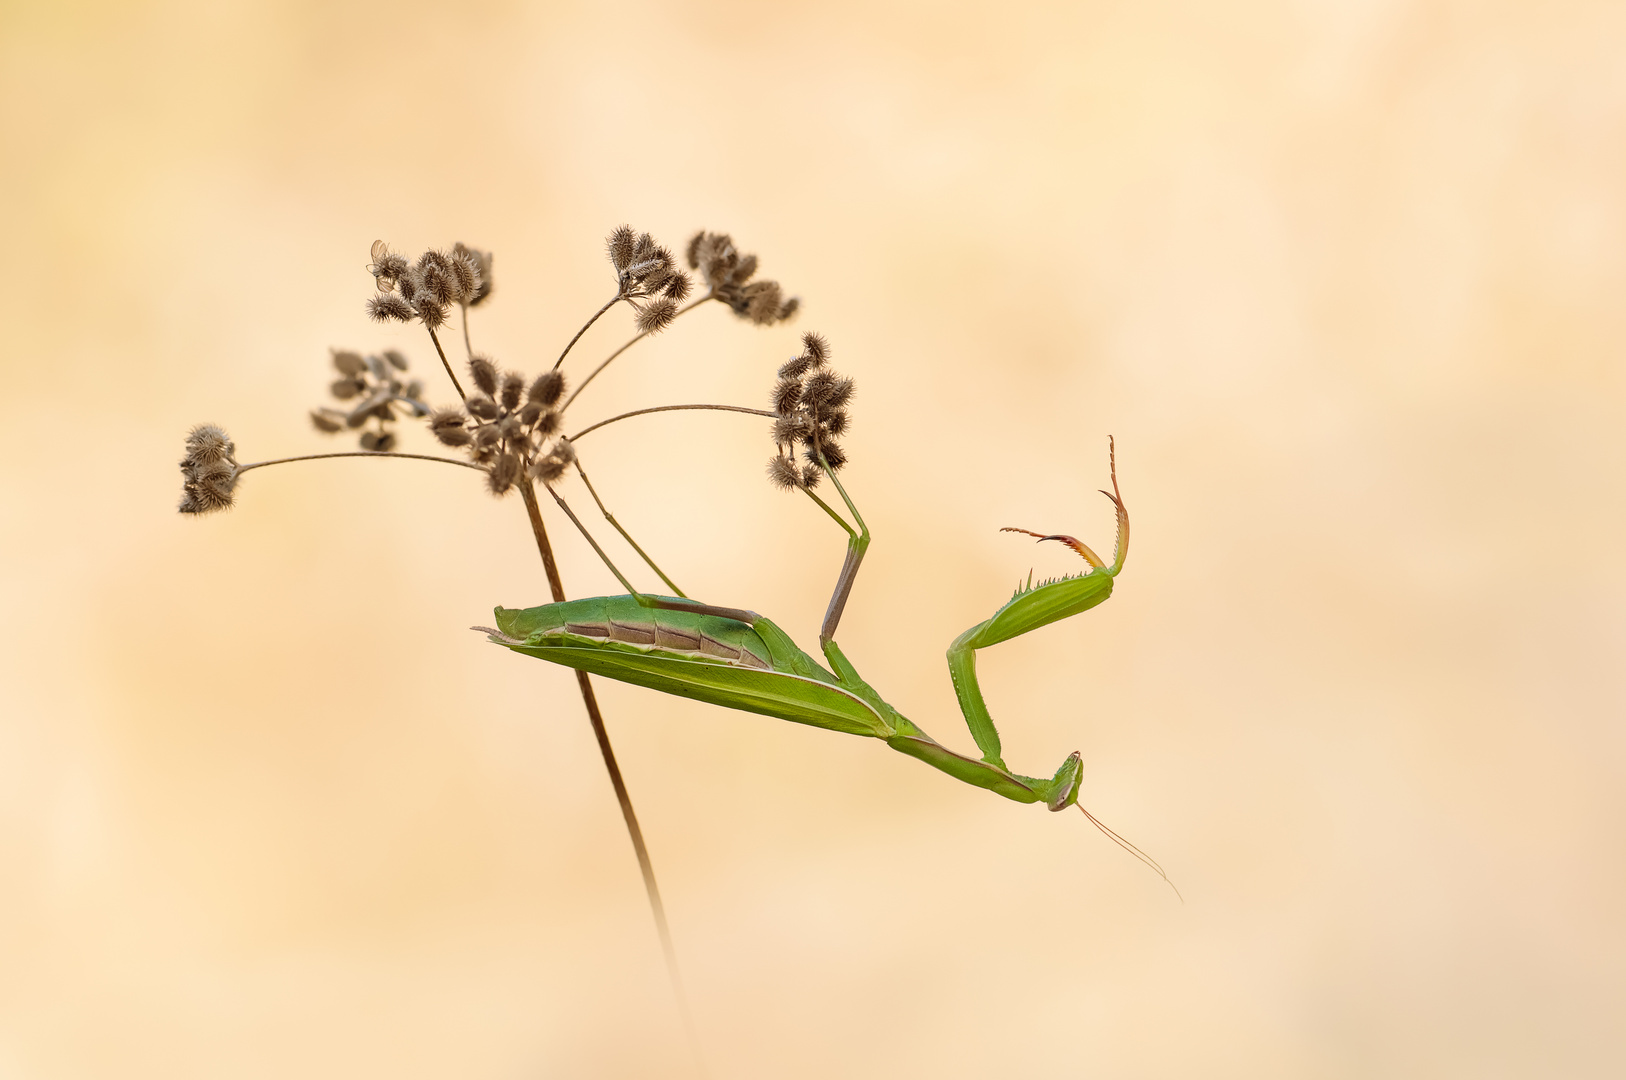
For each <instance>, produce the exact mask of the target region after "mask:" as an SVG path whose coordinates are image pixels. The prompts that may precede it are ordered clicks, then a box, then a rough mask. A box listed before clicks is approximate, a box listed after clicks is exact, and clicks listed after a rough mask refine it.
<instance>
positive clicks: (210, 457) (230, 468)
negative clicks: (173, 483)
mask: <svg viewBox="0 0 1626 1080" xmlns="http://www.w3.org/2000/svg"><path fill="white" fill-rule="evenodd" d="M236 454H237V447H236V446H235V445H233V443H232V441H231V438H230V436H228V435H227V434H226V432H225V430H224V429H223V428H220V427H218V426H217V425H215V424H199V425H198V426H197V427H195V428H193V429H192V430H191V431H190V432H188V433H187V436H186V456H185V457H184V458H182V459H181V503H180V506H179V510H180V512H181V513H183V514H208V513H213V512H214V511H216V510H224V509H226V508H227V507H229V506H231V504H232V497H233V492H234V491H235V490H236V487H237V461H236Z"/></svg>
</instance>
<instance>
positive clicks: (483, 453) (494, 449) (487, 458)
mask: <svg viewBox="0 0 1626 1080" xmlns="http://www.w3.org/2000/svg"><path fill="white" fill-rule="evenodd" d="M475 434H476V435H478V434H479V432H478V431H477V432H475ZM500 445H501V444H500V443H495V442H493V443H489V444H488V445H485V446H481V445H480V442H479V440H478V439H476V440H475V443H474V447H473V449H471V450H470V451H469V457H470V459H472V460H473V462H474V463H475V464H476V465H490V464H492V463H493V462H495V461H496V460H497V455H498V454H500V453H501V452H502V451H501V450H500V449H499V447H500Z"/></svg>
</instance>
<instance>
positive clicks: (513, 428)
mask: <svg viewBox="0 0 1626 1080" xmlns="http://www.w3.org/2000/svg"><path fill="white" fill-rule="evenodd" d="M497 431H498V432H500V433H501V434H502V437H503V438H505V439H508V440H510V441H513V440H516V439H518V438H519V437H520V436H521V435H523V434H524V433H525V422H524V421H523V420H521V419H520V418H519V416H518V414H516V413H509V414H508V415H507V416H505V417H503V418H502V419H501V420H499V421H497Z"/></svg>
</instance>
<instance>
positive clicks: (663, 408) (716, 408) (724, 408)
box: [568, 405, 779, 442]
mask: <svg viewBox="0 0 1626 1080" xmlns="http://www.w3.org/2000/svg"><path fill="white" fill-rule="evenodd" d="M686 409H705V410H710V411H713V412H742V413H750V414H751V415H752V416H766V417H767V418H768V419H769V420H772V419H773V418H774V417H775V416H777V415H779V414H778V413H771V412H769V411H768V410H767V409H748V408H746V407H745V406H744V405H656V406H654V407H652V408H648V409H634V410H632V411H631V412H624V413H622V414H621V415H620V416H612V417H610V418H609V419H608V420H600V421H599V422H598V423H596V424H589V425H587V426H586V427H584V428H582V429H581V430H580V431H578V432H576V434H574V435H571V436H568V438H569V439H570V441H571V442H575V441H576V440H577V439H579V438H581V437H582V436H583V435H586V434H587V433H588V432H589V431H597V430H598V429H599V428H601V427H603V426H605V425H606V424H613V423H615V422H616V421H617V420H626V419H628V418H629V417H633V416H645V415H647V414H649V413H658V412H682V411H684V410H686Z"/></svg>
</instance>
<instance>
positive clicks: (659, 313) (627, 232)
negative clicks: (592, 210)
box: [604, 225, 690, 334]
mask: <svg viewBox="0 0 1626 1080" xmlns="http://www.w3.org/2000/svg"><path fill="white" fill-rule="evenodd" d="M604 247H605V250H606V252H607V253H608V254H609V257H610V265H611V266H613V267H615V273H616V283H617V288H618V290H619V294H618V295H619V297H620V299H622V300H626V301H628V302H630V303H631V304H632V306H633V309H634V310H636V311H637V312H638V329H639V331H640V332H641V333H646V334H649V333H656V332H658V331H660V330H663V329H665V327H666V326H667V325H668V324H669V323H671V321H672V319H673V318H674V317H675V316H676V315H677V305H678V303H679V302H681V301H682V300H683V299H684V298H685V297H687V296H688V295H689V288H690V281H689V275H688V274H686V273H684V272H683V270H682V269H681V268H680V267H679V266H678V264H677V260H676V259H674V258H672V253H671V252H670V251H668V250H666V248H664V247H661V246H660V245H659V244H657V243H655V240H654V238H653V237H651V236H650V235H649V234H648V233H635V232H633V230H632V226H630V225H620V226H617V227H616V229H615V231H613V232H611V233H610V235H609V237H608V238H607V239H606V240H605V241H604Z"/></svg>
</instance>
